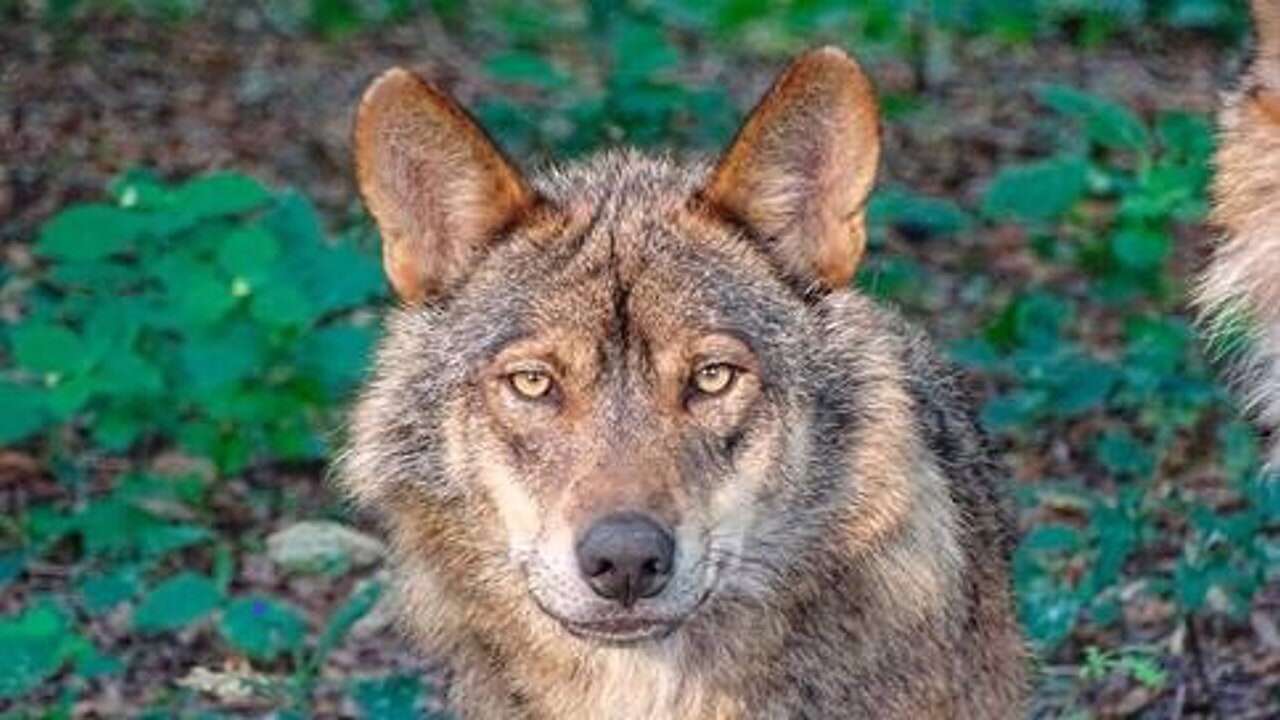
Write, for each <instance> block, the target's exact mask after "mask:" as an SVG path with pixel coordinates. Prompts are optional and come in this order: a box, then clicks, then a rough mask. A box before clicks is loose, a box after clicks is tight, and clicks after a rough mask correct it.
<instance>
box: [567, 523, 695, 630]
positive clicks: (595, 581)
mask: <svg viewBox="0 0 1280 720" xmlns="http://www.w3.org/2000/svg"><path fill="white" fill-rule="evenodd" d="M577 552H578V569H579V570H580V571H581V572H582V577H584V578H586V580H587V584H588V585H590V586H591V589H592V590H595V592H596V594H597V595H599V596H600V597H603V598H608V599H610V600H617V601H618V602H620V603H622V605H623V606H625V607H631V606H632V605H634V604H635V602H636V600H638V599H640V598H647V597H653V596H654V595H657V594H658V593H660V592H662V588H664V587H666V585H667V580H668V579H669V578H670V577H671V561H672V558H673V557H674V556H675V552H676V541H675V539H674V538H672V537H671V533H670V532H668V531H667V530H666V529H664V528H663V527H662V526H661V525H659V524H658V523H657V522H655V521H654V520H652V519H650V518H649V517H647V516H645V515H641V514H639V513H631V512H628V513H616V514H614V515H607V516H605V517H603V518H601V519H600V520H597V521H596V523H595V524H594V525H592V526H591V527H590V528H589V529H588V530H587V532H586V534H585V535H583V536H582V539H581V540H579V541H578V548H577Z"/></svg>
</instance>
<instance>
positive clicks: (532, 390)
mask: <svg viewBox="0 0 1280 720" xmlns="http://www.w3.org/2000/svg"><path fill="white" fill-rule="evenodd" d="M507 379H508V381H509V382H510V383H511V388H512V389H513V390H515V391H516V392H517V393H519V394H520V395H522V396H523V397H526V398H528V399H530V400H537V399H538V398H541V397H545V396H546V394H547V393H549V392H551V376H550V375H548V374H546V373H544V372H542V371H540V370H518V371H516V372H513V373H511V375H509V376H508V378H507Z"/></svg>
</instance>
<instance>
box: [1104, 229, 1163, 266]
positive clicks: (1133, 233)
mask: <svg viewBox="0 0 1280 720" xmlns="http://www.w3.org/2000/svg"><path fill="white" fill-rule="evenodd" d="M1111 248H1112V251H1113V252H1115V254H1116V258H1117V259H1118V260H1119V261H1120V262H1121V263H1123V264H1124V265H1125V266H1127V267H1128V268H1130V269H1132V270H1137V271H1149V270H1152V269H1155V268H1158V267H1160V266H1161V265H1162V264H1163V263H1164V260H1165V258H1167V257H1168V256H1169V251H1170V242H1169V236H1168V235H1165V234H1164V233H1158V232H1152V231H1149V230H1134V229H1130V230H1121V231H1120V232H1118V233H1116V235H1115V237H1113V238H1112V239H1111Z"/></svg>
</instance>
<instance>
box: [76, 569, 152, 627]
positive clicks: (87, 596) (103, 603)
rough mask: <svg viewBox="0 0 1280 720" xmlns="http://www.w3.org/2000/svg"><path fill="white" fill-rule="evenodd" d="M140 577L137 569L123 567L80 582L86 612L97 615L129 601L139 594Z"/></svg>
mask: <svg viewBox="0 0 1280 720" xmlns="http://www.w3.org/2000/svg"><path fill="white" fill-rule="evenodd" d="M139 584H140V577H139V574H138V569H137V568H135V567H122V568H118V569H116V570H112V571H111V572H108V573H104V574H100V575H89V576H86V577H85V578H84V579H82V580H81V581H80V587H79V590H80V598H81V600H82V601H83V602H84V607H85V610H88V611H89V613H90V614H93V615H96V614H99V613H102V612H106V611H107V610H110V609H111V608H113V607H115V606H117V605H119V604H120V603H122V602H124V601H126V600H129V599H130V598H132V597H133V596H134V594H136V593H137V592H138V586H139Z"/></svg>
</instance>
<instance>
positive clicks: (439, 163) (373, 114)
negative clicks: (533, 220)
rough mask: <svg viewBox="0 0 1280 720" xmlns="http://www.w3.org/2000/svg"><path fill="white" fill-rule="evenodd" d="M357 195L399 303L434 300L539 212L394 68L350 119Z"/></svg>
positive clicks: (494, 160) (525, 190)
mask: <svg viewBox="0 0 1280 720" xmlns="http://www.w3.org/2000/svg"><path fill="white" fill-rule="evenodd" d="M354 144H355V165H356V177H357V181H358V183H359V185H360V193H361V195H363V196H364V201H365V205H366V206H368V208H369V212H370V213H371V214H372V215H373V218H374V220H376V221H377V223H378V229H379V230H380V231H381V233H382V241H383V249H382V262H383V267H384V268H385V270H386V273H387V278H388V279H389V280H390V281H391V285H392V287H393V288H395V291H396V293H397V294H398V295H399V296H400V298H401V300H403V301H404V302H406V303H411V304H412V303H419V302H423V301H425V300H430V299H432V298H435V297H438V296H440V295H441V294H443V293H444V292H445V291H446V290H447V289H448V288H449V286H450V285H451V284H452V283H453V282H455V281H456V280H458V279H459V278H460V277H461V276H462V275H463V273H464V272H465V271H466V270H467V268H468V267H469V266H470V265H471V264H472V262H473V261H474V260H475V259H476V258H478V257H479V256H480V253H481V252H482V251H483V250H484V249H485V247H486V245H487V244H488V243H489V242H491V241H492V240H493V239H494V238H495V236H496V235H497V234H499V233H500V232H502V230H503V229H504V228H506V227H509V226H511V225H512V224H514V223H515V222H517V221H518V220H519V218H520V217H521V216H522V215H523V214H525V213H526V212H528V211H529V210H530V209H531V208H532V207H533V206H534V205H535V204H536V202H537V200H536V196H535V194H534V192H533V191H532V190H531V189H530V187H529V186H528V184H527V183H526V182H525V181H524V179H523V178H522V177H521V176H520V173H519V172H518V171H517V170H516V169H515V168H514V167H513V166H512V165H511V163H509V162H508V161H507V159H506V158H505V157H503V155H502V152H501V151H499V150H498V148H497V147H496V146H495V145H494V144H493V142H491V141H490V140H489V138H488V137H487V136H486V135H485V133H484V131H483V130H481V129H480V126H479V125H477V124H476V123H475V121H474V120H472V119H471V117H470V116H468V115H467V113H466V111H464V110H463V109H462V108H461V107H460V106H459V105H458V104H457V103H456V102H454V101H453V100H452V99H451V98H450V97H448V96H447V95H445V94H444V93H442V92H440V91H439V90H437V89H435V88H434V87H432V86H431V85H428V84H427V83H426V82H425V81H423V80H422V79H421V78H419V77H418V76H417V75H414V74H413V73H411V72H409V71H407V70H402V69H400V68H395V69H392V70H388V71H387V72H385V73H383V74H382V76H381V77H379V78H378V79H377V80H375V81H374V82H373V84H372V85H370V86H369V89H368V90H366V91H365V93H364V97H363V98H362V99H361V100H360V107H359V109H358V110H357V111H356V123H355V143H354Z"/></svg>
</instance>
